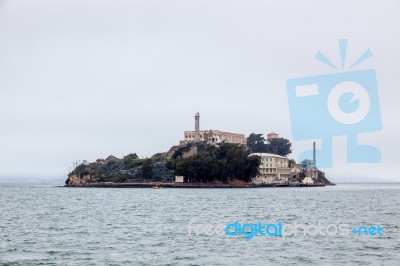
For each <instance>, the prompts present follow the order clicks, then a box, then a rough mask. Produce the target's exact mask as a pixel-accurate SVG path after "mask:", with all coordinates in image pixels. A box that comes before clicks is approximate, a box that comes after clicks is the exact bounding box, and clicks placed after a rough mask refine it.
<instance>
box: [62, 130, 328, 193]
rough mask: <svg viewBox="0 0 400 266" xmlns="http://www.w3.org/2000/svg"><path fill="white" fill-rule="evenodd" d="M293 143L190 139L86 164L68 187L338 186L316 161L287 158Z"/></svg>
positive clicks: (72, 175)
mask: <svg viewBox="0 0 400 266" xmlns="http://www.w3.org/2000/svg"><path fill="white" fill-rule="evenodd" d="M290 152H291V143H290V142H289V141H288V140H286V139H284V138H274V139H273V140H270V141H268V142H267V143H266V142H265V140H264V138H263V137H262V134H254V133H252V134H250V136H249V137H248V138H246V143H245V144H242V143H229V142H226V141H222V142H219V143H210V142H207V141H188V142H185V143H181V144H180V145H177V146H172V147H171V148H170V149H169V151H167V152H162V153H156V154H154V155H153V156H151V157H150V158H139V156H138V155H137V154H136V153H131V154H128V155H126V156H124V157H123V158H117V157H115V156H112V155H110V156H109V157H107V158H106V159H97V160H96V161H95V162H91V163H89V162H86V161H83V162H82V163H80V164H79V165H77V166H76V167H75V168H74V169H73V170H72V171H71V172H70V173H69V174H68V178H67V180H66V181H65V186H66V187H143V188H146V187H153V188H160V187H171V188H249V187H315V186H325V185H334V184H333V183H331V182H330V181H329V180H328V179H327V178H326V177H325V173H324V172H322V171H320V170H319V169H317V168H316V166H315V164H313V162H312V161H310V160H308V161H307V160H306V161H305V162H302V163H301V164H297V163H296V162H295V161H294V160H293V159H289V158H287V154H289V153H290Z"/></svg>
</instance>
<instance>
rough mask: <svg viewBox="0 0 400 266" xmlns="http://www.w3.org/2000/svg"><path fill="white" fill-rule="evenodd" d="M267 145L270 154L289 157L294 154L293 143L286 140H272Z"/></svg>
mask: <svg viewBox="0 0 400 266" xmlns="http://www.w3.org/2000/svg"><path fill="white" fill-rule="evenodd" d="M267 145H268V149H269V152H270V153H273V154H277V155H280V156H287V155H289V154H291V153H292V143H290V141H289V140H287V139H284V138H275V139H271V140H270V141H269V143H268V144H267Z"/></svg>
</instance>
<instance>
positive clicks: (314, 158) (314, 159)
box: [313, 141, 317, 165]
mask: <svg viewBox="0 0 400 266" xmlns="http://www.w3.org/2000/svg"><path fill="white" fill-rule="evenodd" d="M316 160H317V158H316V156H315V141H314V142H313V161H314V164H315V165H317V161H316Z"/></svg>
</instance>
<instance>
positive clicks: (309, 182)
mask: <svg viewBox="0 0 400 266" xmlns="http://www.w3.org/2000/svg"><path fill="white" fill-rule="evenodd" d="M301 183H302V184H304V185H312V184H314V179H313V178H312V177H310V176H306V177H304V179H303V180H302V181H301Z"/></svg>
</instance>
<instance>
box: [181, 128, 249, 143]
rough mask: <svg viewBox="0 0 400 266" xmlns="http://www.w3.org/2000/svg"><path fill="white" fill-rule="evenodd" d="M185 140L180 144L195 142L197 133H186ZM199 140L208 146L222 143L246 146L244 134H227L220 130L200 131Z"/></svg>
mask: <svg viewBox="0 0 400 266" xmlns="http://www.w3.org/2000/svg"><path fill="white" fill-rule="evenodd" d="M183 135H184V140H182V141H181V142H180V144H186V143H190V142H195V131H185V132H184V133H183ZM199 140H200V141H205V142H207V143H208V144H216V143H221V142H227V143H237V144H246V137H245V135H244V134H238V133H231V132H225V131H220V130H200V131H199Z"/></svg>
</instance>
